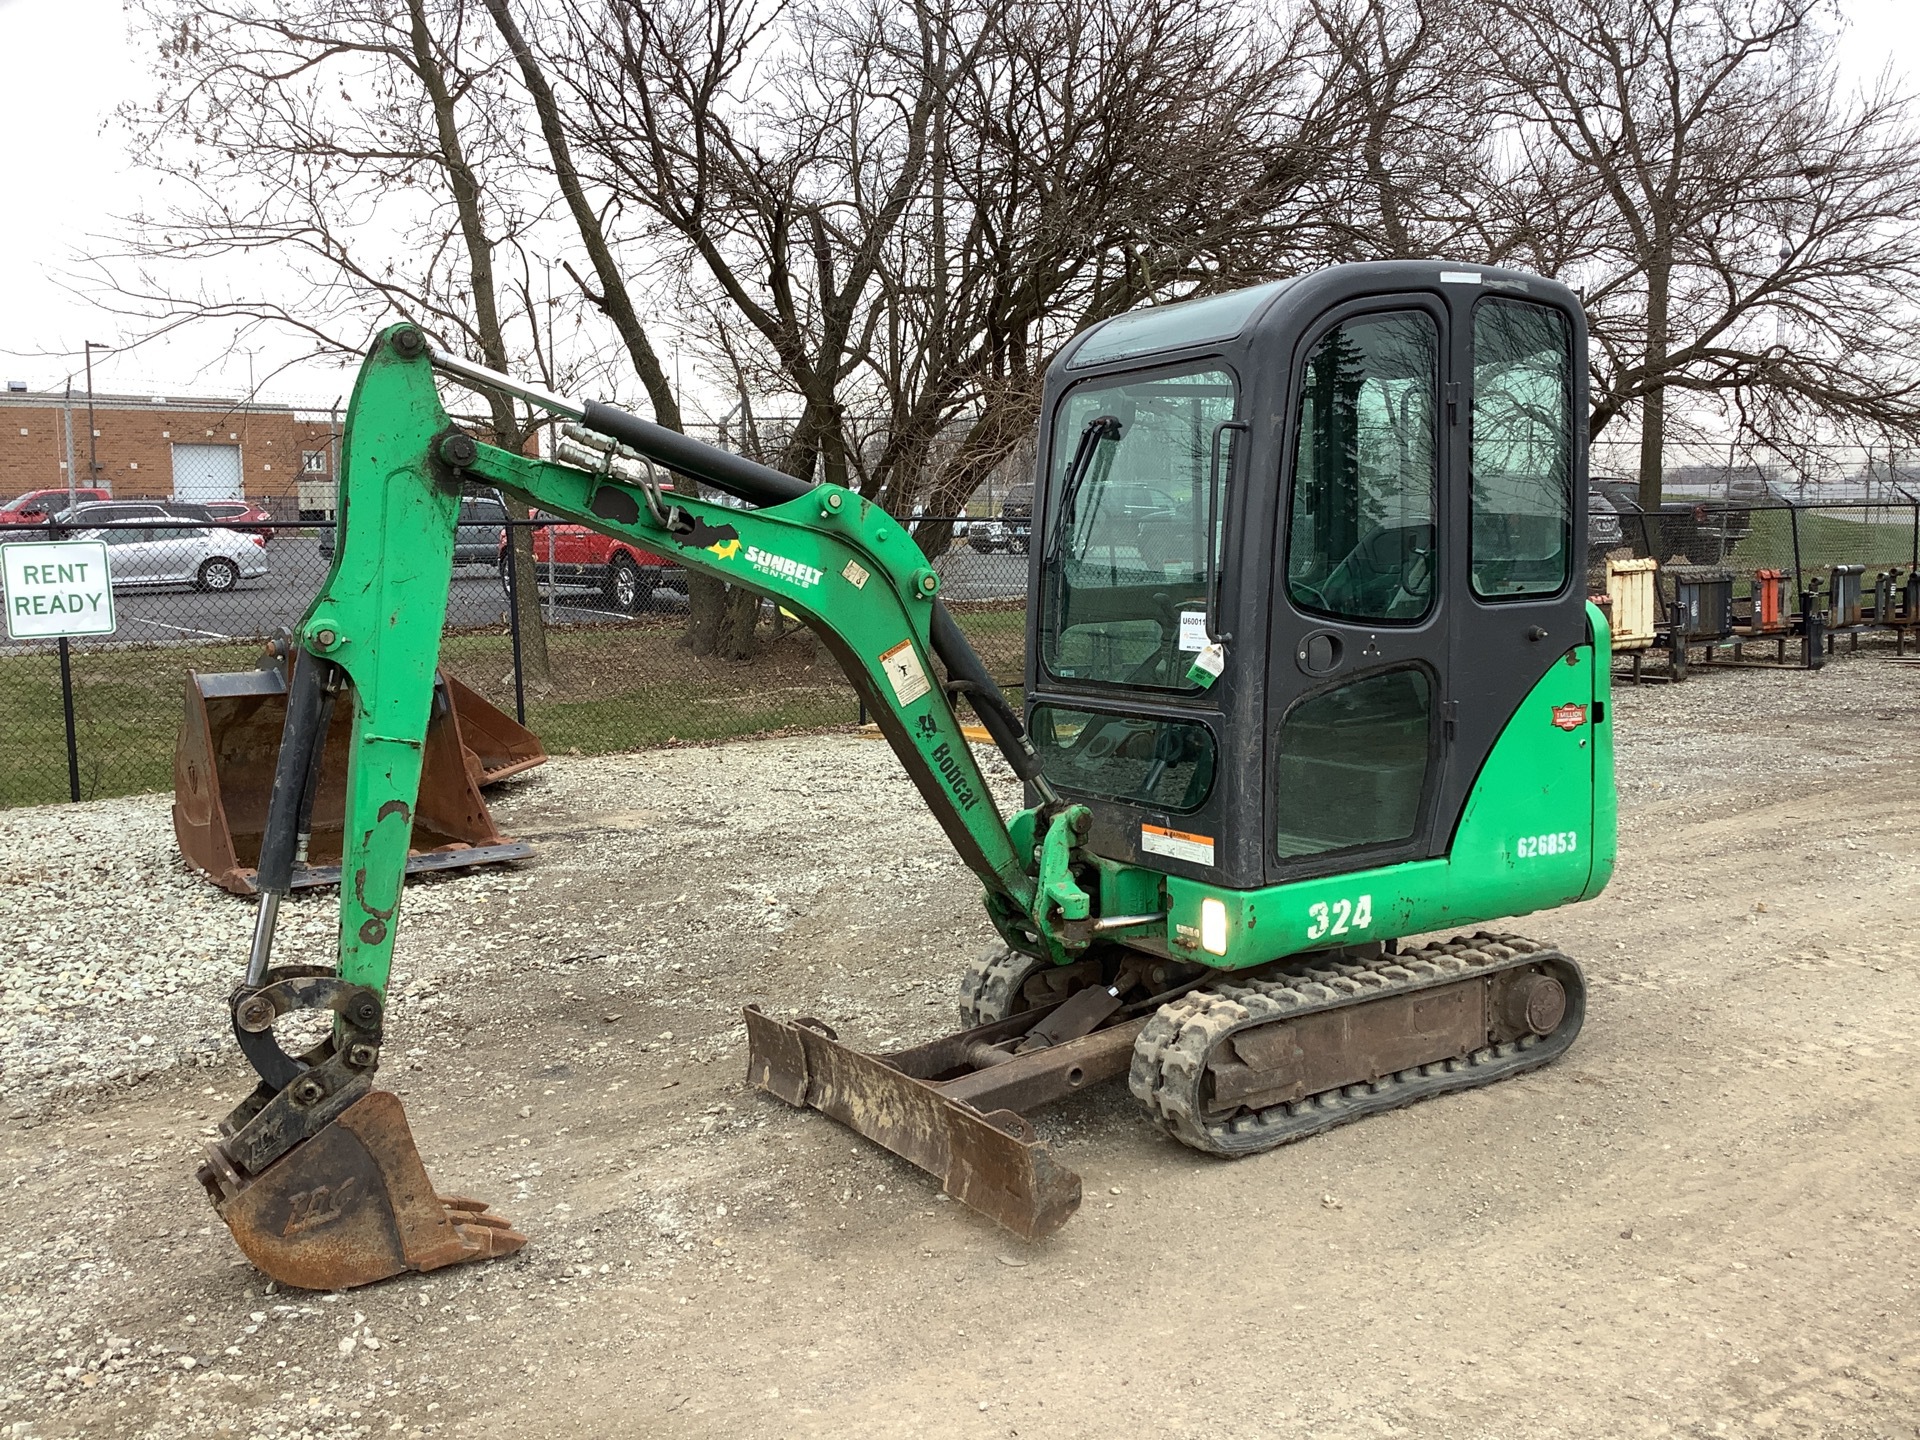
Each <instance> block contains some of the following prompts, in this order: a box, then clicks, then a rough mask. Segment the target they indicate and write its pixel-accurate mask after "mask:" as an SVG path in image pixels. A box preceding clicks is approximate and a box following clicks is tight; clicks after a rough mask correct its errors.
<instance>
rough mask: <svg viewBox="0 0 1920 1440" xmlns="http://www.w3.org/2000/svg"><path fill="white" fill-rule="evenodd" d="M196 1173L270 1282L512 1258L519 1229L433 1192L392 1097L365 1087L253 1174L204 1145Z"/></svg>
mask: <svg viewBox="0 0 1920 1440" xmlns="http://www.w3.org/2000/svg"><path fill="white" fill-rule="evenodd" d="M200 1181H201V1183H202V1184H204V1185H205V1186H206V1187H207V1191H208V1193H209V1194H211V1195H212V1197H213V1202H214V1209H215V1210H216V1211H218V1212H219V1215H220V1218H221V1219H222V1220H224V1221H226V1222H227V1228H228V1229H229V1230H231V1231H232V1232H233V1238H234V1240H235V1241H236V1242H237V1243H238V1244H239V1246H240V1249H241V1251H242V1252H243V1253H244V1254H245V1255H246V1257H247V1259H249V1260H251V1261H252V1262H253V1263H254V1265H255V1266H256V1267H257V1268H258V1269H259V1270H260V1271H261V1272H262V1273H263V1274H265V1275H266V1276H267V1277H268V1278H270V1279H272V1280H275V1281H277V1282H278V1283H280V1284H282V1285H288V1286H293V1287H296V1288H298V1289H302V1290H347V1289H351V1288H352V1287H353V1286H356V1285H370V1284H372V1283H373V1282H374V1281H376V1280H384V1279H386V1278H387V1277H388V1276H391V1275H398V1274H401V1273H402V1272H404V1271H407V1270H439V1269H441V1268H443V1267H445V1266H448V1265H460V1264H463V1263H465V1262H467V1261H469V1260H492V1259H496V1258H498V1257H500V1256H503V1255H511V1254H513V1253H514V1252H515V1251H516V1250H518V1249H519V1248H520V1247H521V1246H523V1245H525V1244H526V1243H527V1237H526V1236H524V1235H522V1234H520V1233H519V1232H518V1231H517V1230H515V1229H513V1227H512V1226H510V1225H509V1224H508V1223H507V1222H506V1221H505V1220H503V1219H501V1218H500V1217H499V1216H498V1215H495V1214H494V1213H493V1212H492V1211H490V1210H489V1209H487V1207H486V1205H485V1204H484V1203H483V1202H482V1201H479V1200H468V1199H464V1198H461V1197H458V1196H445V1195H436V1194H435V1193H434V1190H433V1186H432V1184H431V1183H430V1182H429V1181H428V1180H427V1170H426V1166H425V1165H423V1164H422V1163H421V1161H420V1152H419V1151H418V1150H417V1149H415V1148H414V1144H413V1133H412V1131H411V1130H410V1129H408V1127H407V1117H406V1113H405V1111H404V1110H402V1109H401V1106H400V1101H399V1098H398V1097H397V1096H395V1095H392V1094H390V1093H389V1092H387V1091H385V1090H374V1091H370V1092H369V1093H367V1094H366V1095H364V1096H362V1097H361V1098H360V1099H358V1100H356V1101H355V1102H354V1103H353V1104H352V1105H351V1106H349V1107H348V1108H347V1109H346V1110H344V1111H342V1112H341V1113H340V1114H339V1115H338V1116H337V1117H336V1118H335V1119H334V1120H333V1121H332V1123H330V1124H328V1125H326V1126H324V1127H322V1128H321V1129H320V1131H319V1132H318V1133H316V1134H315V1135H313V1136H312V1137H311V1138H309V1139H307V1140H305V1141H303V1142H302V1143H301V1144H299V1145H297V1146H295V1147H294V1148H293V1149H292V1150H290V1151H288V1152H287V1153H286V1154H285V1155H283V1156H281V1157H280V1159H278V1160H276V1161H274V1162H273V1163H272V1164H271V1165H269V1166H267V1168H266V1169H265V1170H264V1171H262V1172H261V1173H260V1174H259V1175H255V1176H248V1175H246V1174H245V1173H243V1172H242V1171H241V1170H240V1169H239V1168H238V1167H237V1166H236V1165H235V1164H234V1162H233V1160H232V1159H231V1158H230V1157H229V1156H228V1154H227V1152H226V1151H225V1150H223V1149H222V1148H221V1147H220V1146H219V1145H217V1144H216V1145H213V1146H209V1147H208V1151H207V1160H206V1163H205V1164H203V1165H202V1166H201V1168H200Z"/></svg>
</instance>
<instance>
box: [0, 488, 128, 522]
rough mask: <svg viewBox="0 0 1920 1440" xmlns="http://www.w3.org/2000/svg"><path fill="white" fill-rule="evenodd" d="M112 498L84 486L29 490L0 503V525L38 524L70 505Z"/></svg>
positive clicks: (101, 491) (100, 491) (104, 492)
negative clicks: (75, 488) (2, 503)
mask: <svg viewBox="0 0 1920 1440" xmlns="http://www.w3.org/2000/svg"><path fill="white" fill-rule="evenodd" d="M112 498H113V497H112V496H111V495H109V494H107V492H106V491H104V490H90V489H88V488H86V487H85V486H82V487H81V488H79V489H77V490H29V491H27V493H26V494H24V495H16V496H14V497H13V499H11V500H9V501H8V502H7V503H6V504H5V505H0V525H39V524H41V523H43V522H45V521H47V520H49V519H51V518H52V517H53V516H54V515H56V514H57V513H59V512H60V511H62V510H65V509H66V508H67V507H68V506H70V505H84V504H86V503H88V502H89V501H96V500H111V499H112Z"/></svg>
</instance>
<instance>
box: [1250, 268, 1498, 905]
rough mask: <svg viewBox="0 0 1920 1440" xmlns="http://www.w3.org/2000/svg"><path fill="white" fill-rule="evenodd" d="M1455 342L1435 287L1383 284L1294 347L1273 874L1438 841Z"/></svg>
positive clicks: (1275, 695)
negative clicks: (1428, 290)
mask: <svg viewBox="0 0 1920 1440" xmlns="http://www.w3.org/2000/svg"><path fill="white" fill-rule="evenodd" d="M1452 339H1453V336H1452V319H1451V316H1450V313H1449V308H1448V306H1447V304H1446V303H1445V302H1444V301H1443V300H1442V299H1441V298H1440V297H1439V296H1435V295H1430V294H1419V293H1410V294H1397V295H1377V296H1368V297H1365V298H1360V299H1355V300H1352V301H1349V302H1347V303H1345V304H1341V305H1337V306H1335V307H1333V308H1332V309H1330V310H1329V311H1328V312H1327V313H1326V314H1325V315H1323V316H1322V317H1321V318H1320V319H1319V320H1318V321H1317V322H1316V323H1315V324H1314V325H1313V326H1312V327H1310V328H1309V329H1307V330H1306V331H1305V332H1304V334H1303V336H1302V339H1301V342H1300V345H1299V347H1298V349H1297V350H1296V352H1295V356H1294V359H1293V368H1292V373H1291V377H1290V382H1289V389H1288V392H1287V400H1286V404H1287V411H1286V415H1287V424H1286V432H1285V433H1286V434H1287V436H1288V437H1289V438H1288V440H1287V442H1285V443H1284V444H1283V457H1282V471H1281V476H1280V484H1281V493H1280V505H1279V507H1278V508H1279V525H1278V535H1277V543H1276V549H1275V557H1276V563H1275V571H1274V576H1273V588H1272V595H1273V599H1272V602H1271V627H1270V634H1271V641H1270V651H1269V656H1268V665H1267V717H1266V718H1267V784H1266V836H1265V844H1266V846H1267V868H1268V878H1269V882H1270V883H1272V882H1278V881H1285V880H1296V879H1302V878H1306V877H1310V876H1313V875H1320V874H1331V873H1339V872H1346V871H1351V870H1357V869H1363V868H1367V867H1370V866H1373V865H1380V864H1386V863H1391V862H1393V861H1395V860H1400V859H1407V858H1413V857H1417V856H1425V855H1430V854H1433V853H1436V851H1437V849H1438V848H1443V847H1444V845H1445V836H1444V831H1443V828H1442V827H1441V826H1439V825H1437V824H1436V814H1435V812H1436V804H1435V800H1436V796H1437V794H1438V791H1439V787H1440V783H1441V780H1442V777H1443V772H1444V769H1445V766H1446V750H1445V738H1446V722H1447V719H1448V717H1449V715H1450V714H1451V705H1452V701H1453V695H1452V692H1451V689H1450V684H1449V675H1450V669H1451V667H1450V665H1449V663H1448V660H1449V654H1448V646H1449V631H1450V627H1451V624H1452V622H1453V612H1454V610H1455V608H1456V605H1457V599H1456V597H1455V595H1454V593H1453V590H1452V579H1453V576H1454V573H1455V571H1456V569H1457V565H1458V561H1457V557H1456V556H1455V555H1454V554H1453V553H1452V546H1451V543H1450V538H1449V537H1450V531H1451V530H1452V528H1453V509H1454V502H1453V500H1452V498H1451V497H1452V495H1453V491H1454V486H1453V485H1452V484H1451V483H1449V482H1450V478H1451V475H1452V471H1453V469H1454V466H1455V461H1454V457H1453V448H1454V447H1453V446H1452V444H1451V443H1450V441H1451V432H1452V430H1453V428H1454V427H1456V426H1457V425H1458V423H1459V419H1460V417H1459V413H1458V403H1457V387H1456V386H1455V385H1454V379H1453V374H1452V367H1453V365H1454V363H1455V360H1454V353H1453V352H1454V346H1453V343H1452Z"/></svg>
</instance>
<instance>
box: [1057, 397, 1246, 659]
mask: <svg viewBox="0 0 1920 1440" xmlns="http://www.w3.org/2000/svg"><path fill="white" fill-rule="evenodd" d="M1233 405H1234V390H1233V378H1232V377H1231V376H1230V375H1229V374H1228V373H1227V372H1226V371H1224V370H1196V371H1192V372H1189V373H1187V374H1183V375H1156V376H1153V377H1151V378H1134V377H1120V378H1117V379H1115V380H1112V381H1101V382H1095V383H1090V384H1087V385H1083V386H1078V387H1076V388H1075V389H1074V390H1072V391H1070V392H1069V393H1068V395H1067V397H1066V399H1065V400H1064V401H1063V402H1062V403H1061V406H1060V411H1059V414H1058V416H1057V417H1056V419H1055V422H1054V431H1053V454H1052V455H1051V456H1050V457H1049V468H1048V476H1049V481H1048V493H1047V495H1046V500H1045V506H1046V512H1047V518H1046V525H1047V537H1046V540H1045V545H1046V549H1045V551H1044V552H1043V553H1044V554H1045V555H1046V557H1047V560H1048V562H1049V563H1048V565H1047V567H1046V568H1047V570H1048V572H1049V573H1050V575H1051V581H1050V584H1049V586H1048V589H1047V592H1046V595H1045V598H1044V600H1043V604H1044V605H1045V607H1046V614H1045V619H1044V622H1043V624H1042V626H1041V646H1042V657H1043V659H1044V661H1045V663H1046V667H1047V669H1048V670H1049V671H1050V672H1051V673H1052V674H1054V675H1058V676H1061V677H1064V678H1067V679H1074V680H1092V681H1101V682H1106V683H1110V684H1118V685H1143V686H1153V687H1159V688H1165V689H1184V688H1190V687H1191V682H1190V681H1188V680H1187V678H1186V675H1187V670H1188V668H1189V667H1190V666H1191V665H1192V663H1193V657H1194V652H1196V651H1198V650H1199V648H1200V646H1201V644H1202V643H1203V632H1204V625H1203V621H1204V614H1205V608H1206V590H1207V571H1208V567H1209V564H1210V555H1211V553H1212V551H1213V548H1214V547H1213V546H1212V545H1211V544H1210V543H1209V538H1210V537H1209V536H1208V535H1207V534H1206V533H1205V531H1206V528H1207V525H1206V520H1207V486H1208V477H1209V473H1210V469H1211V464H1212V457H1213V450H1214V442H1215V432H1216V431H1217V430H1218V428H1219V426H1220V425H1221V424H1222V423H1223V422H1225V421H1228V420H1231V419H1232V418H1233ZM1219 439H1220V447H1219V448H1220V463H1221V467H1222V480H1221V487H1220V488H1221V513H1222V514H1223V515H1224V514H1225V511H1226V488H1227V487H1226V480H1225V473H1226V471H1227V468H1228V462H1229V459H1230V454H1229V452H1230V436H1229V435H1221V436H1220V437H1219Z"/></svg>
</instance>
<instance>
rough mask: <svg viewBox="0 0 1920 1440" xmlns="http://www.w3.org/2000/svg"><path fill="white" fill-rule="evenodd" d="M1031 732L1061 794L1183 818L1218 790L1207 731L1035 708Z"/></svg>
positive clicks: (1158, 721)
mask: <svg viewBox="0 0 1920 1440" xmlns="http://www.w3.org/2000/svg"><path fill="white" fill-rule="evenodd" d="M1030 728H1031V730H1032V734H1033V744H1034V748H1035V749H1036V750H1038V751H1039V752H1040V766H1041V768H1042V769H1043V770H1045V771H1046V775H1047V779H1049V780H1051V781H1052V782H1053V783H1054V784H1055V785H1057V786H1059V787H1060V788H1061V789H1062V790H1068V791H1072V792H1073V793H1074V794H1077V795H1090V796H1095V797H1098V798H1100V799H1103V800H1118V801H1121V802H1123V803H1126V804H1132V805H1146V806H1150V807H1152V808H1153V809H1155V810H1167V811H1171V812H1173V813H1175V814H1179V813H1182V812H1184V811H1188V810H1197V809H1199V808H1200V806H1201V805H1203V804H1205V803H1206V799H1207V795H1208V793H1209V792H1210V791H1211V790H1212V789H1213V770H1214V744H1213V734H1212V732H1211V731H1209V730H1208V729H1207V727H1206V726H1204V725H1198V724H1191V723H1188V722H1184V721H1179V720H1162V719H1156V718H1154V717H1152V716H1145V715H1103V714H1100V713H1098V712H1097V711H1092V710H1071V709H1068V708H1067V707H1065V706H1063V705H1036V706H1034V707H1033V718H1032V723H1031V727H1030Z"/></svg>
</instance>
